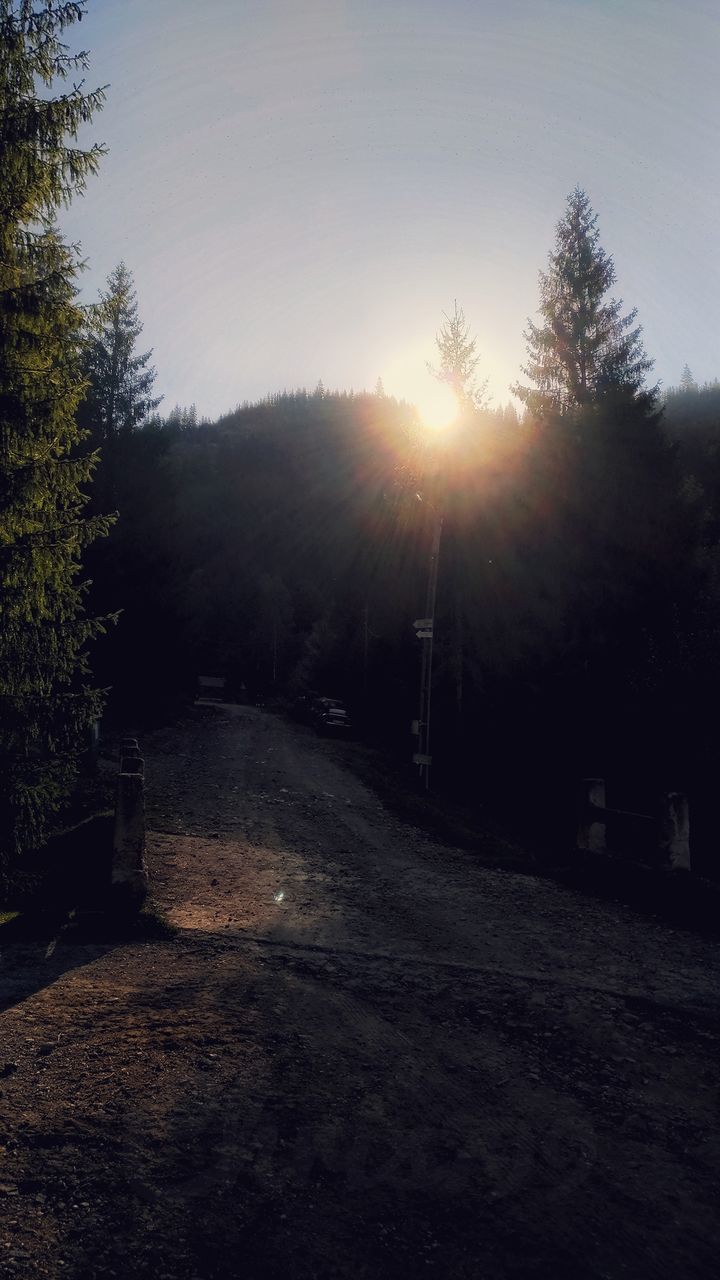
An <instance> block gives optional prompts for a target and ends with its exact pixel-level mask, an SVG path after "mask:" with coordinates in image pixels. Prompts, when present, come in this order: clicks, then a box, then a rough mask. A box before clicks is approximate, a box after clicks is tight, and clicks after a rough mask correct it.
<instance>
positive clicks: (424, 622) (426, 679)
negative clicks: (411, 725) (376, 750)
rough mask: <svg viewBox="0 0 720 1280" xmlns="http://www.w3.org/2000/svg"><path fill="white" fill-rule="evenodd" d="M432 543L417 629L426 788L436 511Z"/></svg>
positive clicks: (420, 760) (438, 529)
mask: <svg viewBox="0 0 720 1280" xmlns="http://www.w3.org/2000/svg"><path fill="white" fill-rule="evenodd" d="M434 514H435V522H434V526H433V536H432V545H431V548H430V564H429V566H428V584H427V593H426V597H425V617H424V618H416V620H415V630H416V633H417V635H418V637H419V639H420V640H421V642H422V652H421V656H420V708H419V713H418V719H417V738H418V749H417V751H416V752H414V754H413V762H414V764H417V765H418V766H419V770H420V779H421V782H423V783H424V785H425V790H426V791H428V790H429V789H430V766H431V764H432V756H431V754H430V706H431V702H432V656H433V639H434V631H435V601H436V598H437V580H438V563H439V560H440V539H441V537H442V529H443V518H442V516H441V514H440V512H439V511H435V512H434Z"/></svg>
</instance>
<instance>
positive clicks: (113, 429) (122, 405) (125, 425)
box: [81, 262, 162, 442]
mask: <svg viewBox="0 0 720 1280" xmlns="http://www.w3.org/2000/svg"><path fill="white" fill-rule="evenodd" d="M142 328H143V327H142V324H141V323H140V320H139V318H138V304H137V297H136V294H135V288H134V282H133V278H132V274H131V272H130V271H128V269H127V267H126V266H125V263H124V262H120V263H119V264H118V266H117V267H116V268H115V270H114V271H113V272H112V273H111V274H110V276H109V277H108V282H107V292H105V293H101V295H100V302H99V303H98V305H97V307H95V308H94V311H93V316H92V321H91V330H92V332H91V337H90V341H89V343H88V347H87V351H86V353H85V358H84V362H83V367H84V369H85V373H86V375H87V378H88V381H89V384H90V385H89V387H88V393H87V398H86V400H85V402H84V404H83V405H82V409H81V421H82V422H83V423H85V422H87V425H88V427H89V429H90V430H91V432H92V433H93V435H94V436H95V438H97V439H98V440H100V441H101V442H104V441H108V440H112V439H113V438H115V437H117V436H119V435H126V434H128V433H129V432H131V431H134V430H135V428H136V427H138V426H139V425H140V424H141V423H142V422H143V421H144V420H145V419H146V418H147V416H148V414H150V413H152V411H153V409H156V408H157V406H158V405H159V404H160V400H161V399H162V397H161V396H158V397H156V398H153V396H152V394H151V393H152V386H153V383H154V381H155V376H156V375H155V370H154V369H153V368H152V367H150V368H148V361H149V359H150V357H151V355H152V351H145V352H143V353H142V354H140V353H138V352H136V349H135V347H136V343H137V340H138V338H139V337H140V334H141V333H142Z"/></svg>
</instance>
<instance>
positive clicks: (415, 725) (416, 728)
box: [410, 720, 420, 737]
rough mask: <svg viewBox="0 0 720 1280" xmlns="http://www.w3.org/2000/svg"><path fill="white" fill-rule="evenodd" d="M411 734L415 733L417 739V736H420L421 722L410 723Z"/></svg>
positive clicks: (413, 721)
mask: <svg viewBox="0 0 720 1280" xmlns="http://www.w3.org/2000/svg"><path fill="white" fill-rule="evenodd" d="M410 732H411V733H414V734H415V737H417V736H418V734H419V732H420V721H419V720H411V721H410Z"/></svg>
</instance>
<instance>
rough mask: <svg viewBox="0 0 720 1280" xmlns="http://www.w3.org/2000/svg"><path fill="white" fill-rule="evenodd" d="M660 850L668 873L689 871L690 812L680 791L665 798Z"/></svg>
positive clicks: (685, 798) (672, 792)
mask: <svg viewBox="0 0 720 1280" xmlns="http://www.w3.org/2000/svg"><path fill="white" fill-rule="evenodd" d="M660 850H661V853H662V855H663V860H664V864H665V866H666V867H667V869H668V870H669V871H689V870H690V812H689V808H688V799H687V796H686V795H684V794H683V792H682V791H671V792H670V794H669V795H668V796H666V798H665V804H664V807H663V814H662V819H661V823H660Z"/></svg>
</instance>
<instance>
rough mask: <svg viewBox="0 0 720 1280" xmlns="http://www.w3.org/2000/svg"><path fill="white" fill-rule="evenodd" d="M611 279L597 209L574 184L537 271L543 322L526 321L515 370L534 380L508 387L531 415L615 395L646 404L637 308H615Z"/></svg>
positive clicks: (645, 362) (651, 396)
mask: <svg viewBox="0 0 720 1280" xmlns="http://www.w3.org/2000/svg"><path fill="white" fill-rule="evenodd" d="M615 279H616V276H615V266H614V264H613V260H612V258H611V257H610V256H609V255H608V254H607V253H606V252H605V250H604V249H603V248H602V245H601V244H600V233H599V231H598V228H597V216H596V214H594V213H593V210H592V208H591V205H590V201H589V200H588V197H587V195H586V194H585V192H584V191H582V190H581V189H580V188H579V187H576V188H575V190H574V191H573V192H571V194H570V195H569V196H568V199H567V208H566V211H565V216H564V217H563V218H561V220H560V222H559V223H558V225H557V229H556V235H555V249H554V251H553V252H552V253H551V254H550V255H549V261H548V270H547V271H541V272H540V307H539V310H540V315H541V317H542V320H543V323H542V324H540V325H536V324H534V323H533V321H532V320H530V321H528V329H527V331H526V333H525V338H526V341H527V344H528V357H529V358H528V363H527V365H525V366H524V368H523V373H524V374H525V375H526V376H527V377H528V378H529V379H530V381H531V382H532V383H533V384H534V385H533V386H532V387H528V386H524V385H522V384H518V385H516V386H515V387H513V391H514V392H515V394H516V395H517V396H518V397H519V398H520V399H521V400H522V401H523V402H524V403H525V404H526V405H527V407H528V409H529V410H530V412H531V413H532V414H533V415H534V416H535V417H537V418H547V417H548V416H557V415H567V414H574V413H576V411H577V410H578V409H582V408H583V407H585V406H587V405H593V406H600V405H603V404H605V403H607V402H611V403H612V402H615V403H617V402H618V400H625V401H627V400H628V399H631V400H633V401H634V403H635V404H636V405H637V406H638V407H643V408H646V409H649V408H651V407H652V405H653V404H654V401H655V398H656V391H655V388H650V389H648V388H646V387H645V375H646V374H647V373H648V372H649V370H650V369H651V368H652V361H651V360H649V359H648V357H647V356H646V354H645V351H644V348H643V345H642V341H641V337H640V333H641V331H640V327H639V326H638V325H636V324H635V320H636V315H637V312H636V311H630V312H629V313H628V314H627V315H623V313H622V301H621V300H618V299H616V298H614V297H612V296H611V295H610V290H611V289H612V286H613V285H614V284H615Z"/></svg>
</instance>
